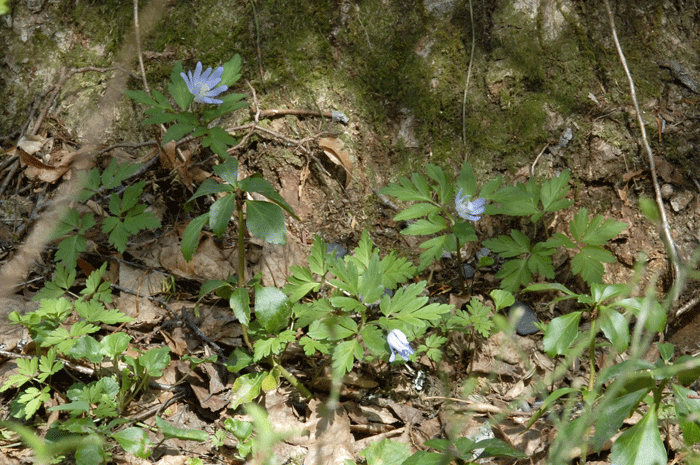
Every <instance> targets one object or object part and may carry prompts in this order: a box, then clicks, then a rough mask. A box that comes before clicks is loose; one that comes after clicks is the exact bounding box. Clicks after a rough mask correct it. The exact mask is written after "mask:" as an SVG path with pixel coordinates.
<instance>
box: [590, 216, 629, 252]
mask: <svg viewBox="0 0 700 465" xmlns="http://www.w3.org/2000/svg"><path fill="white" fill-rule="evenodd" d="M626 228H627V224H625V223H623V222H621V221H615V220H605V221H603V217H602V216H601V215H598V216H596V217H595V218H593V219H592V220H591V222H590V224H589V225H588V227H587V228H586V231H585V232H584V234H583V237H582V238H581V240H582V241H583V242H585V243H586V244H590V245H601V246H602V245H605V244H606V243H607V242H608V241H609V240H611V239H613V238H615V237H616V236H617V235H618V234H620V233H621V232H622V231H623V230H625V229H626Z"/></svg>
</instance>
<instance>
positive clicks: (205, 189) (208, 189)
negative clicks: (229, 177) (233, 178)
mask: <svg viewBox="0 0 700 465" xmlns="http://www.w3.org/2000/svg"><path fill="white" fill-rule="evenodd" d="M236 185H237V184H236ZM235 190H236V189H235V187H232V186H230V185H228V184H219V183H218V182H216V181H214V180H213V179H211V178H209V179H205V180H204V182H203V183H202V184H200V185H199V188H197V191H196V192H195V193H194V194H193V195H192V197H190V200H188V202H189V201H191V200H194V199H196V198H198V197H202V196H205V195H216V194H218V193H219V192H235Z"/></svg>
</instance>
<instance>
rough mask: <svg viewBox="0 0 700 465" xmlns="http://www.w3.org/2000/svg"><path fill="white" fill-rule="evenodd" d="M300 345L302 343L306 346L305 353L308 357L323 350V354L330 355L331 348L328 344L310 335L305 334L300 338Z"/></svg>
mask: <svg viewBox="0 0 700 465" xmlns="http://www.w3.org/2000/svg"><path fill="white" fill-rule="evenodd" d="M299 345H301V346H302V347H303V348H304V354H305V355H306V356H307V357H311V356H313V355H314V354H316V352H321V353H322V354H325V355H328V354H329V353H330V350H329V349H328V345H327V344H326V343H324V342H321V341H317V340H315V339H311V338H310V337H308V336H303V337H302V338H301V339H300V340H299Z"/></svg>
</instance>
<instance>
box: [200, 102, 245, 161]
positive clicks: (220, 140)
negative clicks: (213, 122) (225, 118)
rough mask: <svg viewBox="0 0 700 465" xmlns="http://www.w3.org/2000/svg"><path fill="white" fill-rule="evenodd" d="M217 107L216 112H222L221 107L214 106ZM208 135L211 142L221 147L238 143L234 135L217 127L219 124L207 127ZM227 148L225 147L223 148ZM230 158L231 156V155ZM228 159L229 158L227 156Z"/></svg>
mask: <svg viewBox="0 0 700 465" xmlns="http://www.w3.org/2000/svg"><path fill="white" fill-rule="evenodd" d="M216 108H217V109H218V111H217V113H219V112H221V114H223V113H224V112H222V110H223V108H221V107H216ZM209 137H210V138H211V142H212V143H216V144H218V145H220V146H223V147H233V146H234V145H236V144H237V143H238V141H237V140H236V138H235V137H233V136H232V135H231V134H229V133H228V132H227V131H226V130H225V129H224V128H222V127H219V126H214V127H213V128H209ZM202 145H204V141H202ZM208 146H209V144H206V145H205V147H208ZM224 150H227V149H224ZM231 158H232V157H231ZM229 159H230V158H229Z"/></svg>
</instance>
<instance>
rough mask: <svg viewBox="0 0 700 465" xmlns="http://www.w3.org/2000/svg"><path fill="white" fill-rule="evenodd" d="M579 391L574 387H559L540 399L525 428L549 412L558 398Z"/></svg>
mask: <svg viewBox="0 0 700 465" xmlns="http://www.w3.org/2000/svg"><path fill="white" fill-rule="evenodd" d="M579 392H580V391H579V390H578V389H574V388H559V389H557V390H556V391H554V392H552V393H551V394H550V395H548V396H547V398H546V399H545V400H543V401H542V406H541V407H540V408H539V409H538V410H537V411H536V412H535V414H534V415H533V416H532V417H530V420H529V421H528V422H527V428H530V427H531V426H532V425H534V424H535V423H536V422H537V420H539V419H540V418H541V417H542V415H544V414H545V413H547V412H549V409H550V407H551V406H552V405H554V404H555V403H556V402H558V401H559V399H560V398H562V397H564V396H568V395H569V394H578V393H579Z"/></svg>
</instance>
